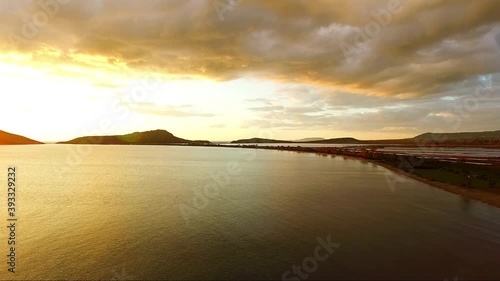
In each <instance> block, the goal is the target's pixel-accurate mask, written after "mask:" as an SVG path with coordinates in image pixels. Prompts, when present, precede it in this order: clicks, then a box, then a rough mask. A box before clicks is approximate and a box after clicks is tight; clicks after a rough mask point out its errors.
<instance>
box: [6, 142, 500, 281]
mask: <svg viewBox="0 0 500 281" xmlns="http://www.w3.org/2000/svg"><path fill="white" fill-rule="evenodd" d="M8 166H16V167H17V170H18V171H17V177H18V179H17V184H18V187H17V190H16V191H17V203H18V210H17V213H18V214H17V215H18V218H19V221H18V222H17V236H18V237H17V244H16V246H17V264H16V271H17V273H15V274H11V273H8V272H7V264H6V261H7V258H6V255H7V254H8V247H10V246H8V245H7V239H6V237H7V236H8V233H7V229H6V228H5V227H2V229H3V230H1V237H4V238H2V240H1V241H0V253H1V255H0V256H1V258H0V262H1V263H0V264H1V265H0V279H2V280H27V279H36V280H40V279H43V280H61V279H65V280H67V279H70V280H83V279H86V280H89V279H92V280H98V279H106V280H125V279H141V280H145V279H149V280H155V279H281V278H282V276H283V273H285V272H287V271H289V272H288V273H287V275H286V277H287V278H300V279H306V278H308V279H373V278H378V279H401V278H404V279H414V280H415V279H434V280H445V279H448V280H454V279H455V278H456V279H458V280H466V279H487V278H489V279H500V209H497V208H494V207H490V206H487V205H484V204H482V203H478V202H475V201H471V200H468V199H465V198H463V197H460V196H457V195H454V194H451V193H447V192H445V191H442V190H440V189H436V188H433V187H430V186H428V185H426V184H423V183H420V182H417V181H414V180H412V179H406V181H405V182H404V183H398V184H396V185H395V187H394V188H392V189H391V186H390V185H389V184H388V180H387V178H389V179H390V181H392V182H394V180H400V179H403V178H402V177H400V176H398V175H396V174H394V173H392V172H389V171H388V170H386V169H385V168H383V167H380V166H376V165H374V164H371V163H367V162H362V161H358V160H351V159H344V158H341V157H335V158H333V157H322V156H317V155H314V154H304V153H294V152H282V151H267V150H251V149H238V148H224V147H171V146H70V145H44V146H1V147H0V182H1V183H2V184H3V185H4V188H2V189H1V190H2V193H1V194H0V219H1V221H2V224H5V225H7V222H6V219H7V209H6V208H7V207H6V204H7V203H6V195H7V194H6V193H7V187H6V182H7V167H8ZM327 237H329V239H330V240H331V242H332V243H337V244H340V245H337V244H336V245H337V246H338V247H336V248H335V250H334V251H333V252H331V253H329V252H326V250H324V249H323V248H321V246H320V245H321V243H320V242H318V241H319V240H321V239H322V240H324V241H327V240H328V238H327ZM316 249H320V250H321V252H320V253H321V255H323V256H322V257H324V258H322V260H323V261H318V260H317V259H315V260H313V259H314V258H313V257H314V254H315V251H316ZM325 255H326V256H325ZM294 265H297V266H301V267H303V266H304V265H305V266H306V267H307V268H308V270H309V271H304V270H305V269H304V268H302V269H301V270H302V272H301V273H300V274H302V277H299V276H300V275H298V273H293V266H294ZM306 275H307V277H306ZM291 280H299V279H291Z"/></svg>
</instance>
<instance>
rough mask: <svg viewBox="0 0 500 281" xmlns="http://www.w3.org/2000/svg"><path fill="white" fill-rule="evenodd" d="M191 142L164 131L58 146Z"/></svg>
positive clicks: (82, 139) (79, 140)
mask: <svg viewBox="0 0 500 281" xmlns="http://www.w3.org/2000/svg"><path fill="white" fill-rule="evenodd" d="M191 142H192V141H190V140H186V139H182V138H178V137H176V136H174V135H173V134H171V133H170V132H168V131H165V130H155V131H147V132H135V133H132V134H127V135H116V136H86V137H80V138H76V139H73V140H70V141H65V142H58V143H59V144H120V145H129V144H135V145H162V144H181V143H191Z"/></svg>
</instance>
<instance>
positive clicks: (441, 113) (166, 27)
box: [0, 0, 500, 141]
mask: <svg viewBox="0 0 500 281" xmlns="http://www.w3.org/2000/svg"><path fill="white" fill-rule="evenodd" d="M54 1H55V0H54ZM49 2H50V1H48V2H43V1H42V2H40V3H45V4H43V5H42V4H40V3H37V2H36V1H24V2H22V3H21V2H16V1H3V2H2V6H1V7H0V16H2V23H1V24H0V31H1V32H2V35H3V39H4V40H3V41H2V42H3V43H1V44H0V83H1V85H2V86H3V89H4V90H3V91H2V94H1V95H0V102H1V103H2V104H4V105H8V106H6V107H5V108H4V109H3V110H2V112H1V113H0V114H1V116H2V119H1V121H0V122H1V123H0V128H3V129H5V130H8V131H12V132H15V133H18V134H23V135H28V136H31V137H33V138H36V139H40V140H44V141H57V140H63V139H70V138H74V137H78V136H81V135H82V133H83V132H88V131H96V128H99V125H98V124H99V122H101V121H102V120H103V119H110V120H112V123H113V126H112V128H111V129H110V130H109V132H102V133H109V134H118V133H129V132H132V131H144V130H148V129H166V130H169V131H172V132H175V133H176V134H178V135H182V136H184V137H187V138H192V139H198V138H203V139H207V138H208V139H211V140H232V139H235V138H245V137H252V136H256V135H258V134H259V133H262V132H264V131H265V132H272V134H273V136H274V137H275V138H278V139H296V138H303V137H318V136H321V137H326V138H329V137H341V136H352V137H357V138H365V139H369V138H399V137H410V136H414V135H417V134H419V133H421V132H425V131H433V130H435V129H437V128H440V129H443V130H447V129H448V128H450V124H449V122H450V121H449V120H450V119H453V116H456V115H457V113H456V112H454V110H455V109H454V108H456V105H457V104H460V102H461V101H462V100H465V99H467V97H468V95H471V94H473V93H474V91H475V90H476V88H477V87H480V85H481V84H479V83H478V81H480V79H483V78H484V77H486V76H487V77H490V79H492V78H493V81H495V79H496V77H497V72H498V71H499V70H500V68H499V67H498V63H496V62H498V61H499V59H500V55H499V46H498V44H497V42H496V39H495V38H496V37H495V35H496V34H498V33H499V32H500V29H499V27H498V24H497V21H498V17H497V16H495V15H494V12H493V11H495V10H497V8H498V5H499V4H498V2H497V1H486V0H485V1H474V2H472V1H470V2H461V1H457V2H453V3H446V4H445V3H437V2H436V3H435V5H434V6H429V5H427V4H424V2H420V1H403V0H401V1H395V2H394V3H392V4H391V5H389V4H388V3H386V1H381V0H379V1H367V3H366V5H363V6H358V5H357V4H355V3H353V2H351V1H335V7H342V9H340V8H333V6H332V5H333V4H332V3H333V1H316V2H315V4H314V5H306V2H305V1H289V2H286V3H285V1H279V2H272V3H271V2H269V1H248V2H247V1H242V2H241V4H239V5H238V7H237V8H234V9H231V10H227V11H225V10H224V15H222V16H221V13H222V12H221V11H219V10H217V9H216V8H214V6H213V5H211V4H210V3H209V2H210V1H143V2H140V3H139V2H138V1H116V2H113V1H101V0H90V1H69V2H67V3H66V2H64V1H62V2H60V3H59V2H50V3H52V4H51V5H52V6H50V5H48V4H47V3H49ZM54 3H55V4H54ZM46 5H48V6H46ZM346 11H348V13H347V12H346ZM450 11H455V12H456V13H461V12H463V13H464V16H465V17H468V18H470V20H469V21H466V23H467V24H464V25H463V26H462V27H461V28H462V29H463V30H460V31H461V33H462V34H465V33H466V31H467V30H471V32H472V30H474V29H477V28H479V27H483V32H481V33H475V34H473V33H470V34H469V35H467V36H462V35H458V34H457V31H458V30H456V29H455V28H452V27H453V26H454V23H453V22H452V21H447V19H446V18H443V17H442V16H440V14H441V13H449V12H450ZM43 13H45V14H47V19H48V20H47V22H42V23H40V22H37V20H38V21H40V20H41V19H42V18H43V17H42V16H40V18H39V19H37V20H35V19H34V18H33V17H34V15H37V14H38V15H42V14H43ZM414 18H417V19H420V18H422V19H423V18H425V19H426V21H422V20H416V21H411V19H414ZM26 19H28V20H26ZM437 21H439V22H440V26H449V27H450V28H447V29H446V28H443V29H441V30H437V29H436V30H435V29H433V25H432V24H433V23H434V22H437ZM278 22H279V24H278ZM370 28H371V29H370ZM370 30H372V31H370ZM377 30H378V32H375V31H377ZM445 30H446V32H445ZM409 33H411V34H412V36H411V37H409V36H408V34H409ZM473 45H474V46H476V47H474V48H475V50H473V49H470V48H472V47H471V46H473ZM408 46H411V48H410V47H408ZM460 46H466V47H464V48H468V49H469V52H468V53H465V52H463V51H462V49H461V47H460ZM438 74H439V75H438ZM479 102H480V106H481V110H480V111H476V112H473V114H472V118H464V120H463V124H462V125H461V128H455V130H456V129H460V130H462V131H466V130H471V129H472V128H474V130H488V129H495V128H494V127H495V126H494V125H493V123H494V122H493V120H498V117H499V116H498V111H497V110H496V109H497V108H498V107H497V106H498V104H497V103H498V102H499V100H498V98H496V96H493V98H490V99H488V100H481V101H479ZM124 107H125V108H127V114H124V113H123V108H124ZM113 108H114V110H113ZM119 108H121V110H119ZM125 115H126V116H125ZM13 116H15V118H16V119H17V121H16V123H15V124H14V123H13V122H11V121H10V118H13Z"/></svg>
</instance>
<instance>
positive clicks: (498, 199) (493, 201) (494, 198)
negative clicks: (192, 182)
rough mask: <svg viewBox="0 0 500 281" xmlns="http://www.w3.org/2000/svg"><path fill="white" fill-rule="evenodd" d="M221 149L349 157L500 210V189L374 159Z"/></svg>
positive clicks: (269, 148)
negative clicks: (469, 185) (456, 182)
mask: <svg viewBox="0 0 500 281" xmlns="http://www.w3.org/2000/svg"><path fill="white" fill-rule="evenodd" d="M219 147H228V148H253V149H264V150H266V149H267V150H274V151H287V152H298V153H313V154H317V155H320V154H323V155H324V154H327V155H331V156H339V157H347V158H350V159H354V160H362V161H367V162H369V163H372V164H375V165H378V166H380V167H383V168H386V169H388V170H390V171H392V172H394V173H397V174H399V175H401V176H403V177H407V178H411V179H413V180H416V181H419V182H421V183H424V184H427V185H430V186H432V187H435V188H439V189H442V190H445V191H447V192H450V193H453V194H456V195H460V196H463V197H465V198H467V199H472V200H476V201H479V202H481V203H484V204H487V205H490V206H493V207H497V208H500V189H497V190H491V191H486V190H484V189H478V188H467V187H464V186H460V185H454V184H449V183H444V182H439V181H435V180H431V179H428V178H425V177H421V176H419V175H415V174H412V173H409V172H406V171H404V170H403V169H401V168H399V167H397V166H394V165H391V164H388V163H383V162H380V161H377V160H373V159H368V158H363V157H357V156H351V155H343V154H335V153H321V152H314V151H301V150H292V149H280V148H278V147H272V146H260V147H259V146H256V147H255V146H243V145H239V146H238V145H234V146H233V145H226V146H219Z"/></svg>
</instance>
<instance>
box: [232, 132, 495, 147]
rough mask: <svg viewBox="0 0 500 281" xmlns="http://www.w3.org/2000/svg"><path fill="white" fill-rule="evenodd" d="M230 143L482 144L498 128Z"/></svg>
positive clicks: (491, 141) (491, 139) (493, 135)
mask: <svg viewBox="0 0 500 281" xmlns="http://www.w3.org/2000/svg"><path fill="white" fill-rule="evenodd" d="M231 143H234V144H241V143H311V144H408V145H410V144H427V145H432V144H443V145H448V144H449V145H454V144H456V145H482V144H500V130H498V131H485V132H463V133H425V134H421V135H418V136H416V137H413V138H406V139H387V140H358V139H356V138H352V137H344V138H333V139H323V140H313V141H282V140H272V139H261V138H251V139H242V140H236V141H233V142H231Z"/></svg>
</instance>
